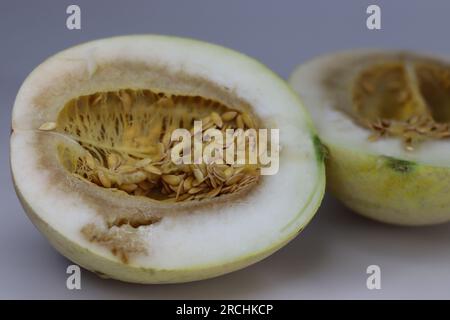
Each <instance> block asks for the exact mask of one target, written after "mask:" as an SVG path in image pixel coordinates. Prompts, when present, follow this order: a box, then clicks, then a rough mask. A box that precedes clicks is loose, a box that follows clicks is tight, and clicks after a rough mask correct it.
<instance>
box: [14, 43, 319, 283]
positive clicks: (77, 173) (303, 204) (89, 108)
mask: <svg viewBox="0 0 450 320" xmlns="http://www.w3.org/2000/svg"><path fill="white" fill-rule="evenodd" d="M197 120H202V121H203V125H204V127H203V129H207V128H210V129H211V128H215V129H217V130H219V131H220V130H225V129H239V128H240V129H252V128H253V129H255V130H256V129H261V128H266V129H269V130H270V129H279V149H277V150H278V151H279V162H278V166H279V169H278V171H277V172H276V174H270V175H263V174H261V173H262V169H263V165H261V164H260V163H259V162H258V163H257V164H246V163H245V164H228V163H225V164H216V163H206V164H205V163H195V164H184V163H181V164H180V163H175V162H173V161H169V159H170V155H171V153H170V152H169V151H170V150H172V151H173V149H171V148H173V147H174V144H173V141H172V140H171V139H170V138H171V133H172V132H173V131H174V130H175V129H177V128H184V129H186V130H191V131H192V130H193V123H194V121H197ZM205 127H206V128H205ZM258 139H259V136H258ZM244 141H246V140H244ZM246 148H247V147H246ZM244 149H245V148H244ZM277 150H276V151H277ZM188 151H189V150H188ZM278 151H277V152H278ZM183 152H185V149H183ZM186 152H187V151H186ZM275 153H276V152H275ZM275 153H274V154H275ZM188 154H189V153H188ZM11 166H12V174H13V178H14V184H15V187H16V191H17V194H18V196H19V198H20V201H21V202H22V204H23V206H24V208H25V211H26V212H27V214H28V216H29V217H30V219H31V220H32V221H33V223H34V224H35V225H36V226H37V228H38V229H39V230H40V231H41V232H42V233H43V234H44V235H45V236H46V237H47V238H48V240H49V241H50V242H51V244H52V245H53V246H54V247H55V248H56V249H57V250H58V251H59V252H61V253H62V254H63V255H64V256H66V257H67V258H69V259H71V260H72V261H74V262H75V263H77V264H79V265H81V266H83V267H84V268H86V269H89V270H91V271H93V272H96V273H98V274H99V275H102V276H104V277H111V278H115V279H120V280H123V281H129V282H137V283H170V282H186V281H193V280H199V279H205V278H209V277H214V276H218V275H221V274H224V273H227V272H231V271H234V270H237V269H240V268H243V267H245V266H247V265H250V264H252V263H254V262H257V261H259V260H261V259H263V258H264V257H266V256H268V255H270V254H271V253H273V252H274V251H276V250H277V249H279V248H280V247H282V246H283V245H285V244H286V243H287V242H288V241H289V240H291V239H292V238H294V237H295V236H296V235H297V234H298V233H299V232H300V231H301V230H302V229H303V228H304V227H305V226H306V224H307V223H308V222H309V221H310V219H311V218H312V217H313V215H314V213H315V212H316V210H317V208H318V206H319V204H320V202H321V199H322V196H323V192H324V185H325V177H324V164H323V157H322V154H321V148H320V143H319V140H318V138H317V137H316V135H315V132H314V129H313V126H312V122H311V121H310V119H309V117H308V115H307V113H306V112H305V110H304V108H303V107H302V105H301V103H300V102H299V100H298V98H297V97H296V95H295V93H293V91H291V90H290V89H289V87H288V86H287V85H286V84H285V82H284V81H283V80H281V79H280V78H279V77H277V76H276V75H275V74H274V73H272V72H271V71H270V70H268V69H267V68H266V67H265V66H263V65H262V64H260V63H258V62H257V61H255V60H253V59H251V58H249V57H247V56H245V55H242V54H240V53H237V52H235V51H232V50H229V49H226V48H222V47H220V46H216V45H212V44H208V43H203V42H200V41H195V40H188V39H181V38H175V37H165V36H155V35H142V36H125V37H115V38H109V39H102V40H97V41H93V42H89V43H85V44H82V45H79V46H76V47H73V48H70V49H68V50H65V51H62V52H60V53H58V54H56V55H54V56H53V57H51V58H49V59H48V60H47V61H45V62H44V63H42V64H41V65H40V66H38V67H37V68H36V69H35V70H34V71H33V72H32V73H31V74H30V75H29V77H28V78H27V79H26V80H25V82H24V83H23V85H22V87H21V88H20V91H19V93H18V95H17V98H16V101H15V104H14V109H13V117H12V135H11Z"/></svg>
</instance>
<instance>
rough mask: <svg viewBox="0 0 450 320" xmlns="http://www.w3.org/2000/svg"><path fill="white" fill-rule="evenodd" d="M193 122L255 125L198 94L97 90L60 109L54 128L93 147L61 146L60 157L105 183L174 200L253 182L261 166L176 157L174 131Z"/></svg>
mask: <svg viewBox="0 0 450 320" xmlns="http://www.w3.org/2000/svg"><path fill="white" fill-rule="evenodd" d="M195 120H201V121H202V127H203V128H202V129H203V130H206V129H209V128H217V129H219V130H222V131H224V130H226V129H236V128H242V129H249V128H256V126H255V124H256V121H255V119H253V117H251V116H250V115H249V114H247V113H245V112H240V111H238V110H233V109H230V108H228V107H227V106H225V105H223V104H221V103H219V102H217V101H213V100H210V99H205V98H202V97H199V96H195V97H194V96H182V95H169V94H165V93H155V92H152V91H150V90H131V89H127V90H119V91H117V92H99V93H96V94H92V95H89V96H81V97H78V98H76V99H73V100H71V101H69V102H68V103H67V104H66V105H65V106H64V108H63V109H62V110H61V111H60V113H59V115H58V119H57V123H56V130H57V131H58V132H60V133H62V134H65V135H68V136H70V137H71V138H72V139H74V140H76V141H77V142H78V143H79V144H80V145H81V146H82V147H83V148H84V149H85V150H86V151H87V152H84V153H83V154H80V153H79V152H75V151H74V150H70V148H69V149H68V148H67V147H61V148H60V152H59V153H60V158H61V161H62V162H63V163H64V165H65V167H66V168H67V169H68V170H69V171H71V172H72V173H73V174H75V175H77V176H78V177H81V178H83V179H87V180H88V181H90V182H93V183H95V184H97V185H99V186H102V187H106V188H118V189H120V190H122V191H125V192H127V193H129V194H132V195H137V196H147V197H150V198H153V199H156V200H164V201H170V202H172V201H174V202H175V201H186V200H193V199H204V198H213V197H217V196H219V195H221V194H228V193H233V192H237V191H240V190H243V189H247V188H249V187H251V186H252V185H254V184H255V183H256V182H257V181H258V179H259V177H260V168H259V166H258V165H229V164H205V163H201V164H174V163H173V162H172V161H171V159H170V150H171V148H172V147H173V145H174V142H171V140H170V137H171V133H172V132H173V130H175V129H178V128H184V129H188V130H191V131H192V128H193V124H194V121H195ZM204 144H205V142H204Z"/></svg>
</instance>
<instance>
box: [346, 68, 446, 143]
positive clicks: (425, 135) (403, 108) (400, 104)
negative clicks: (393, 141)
mask: <svg viewBox="0 0 450 320" xmlns="http://www.w3.org/2000/svg"><path fill="white" fill-rule="evenodd" d="M352 101H353V111H352V113H353V115H354V116H355V118H356V119H357V121H358V122H359V123H360V124H362V125H363V126H365V127H367V128H369V129H370V130H371V131H372V134H371V135H370V136H369V140H370V141H376V140H379V139H380V138H382V137H385V136H393V137H400V138H402V140H403V142H404V146H405V149H406V150H408V151H413V150H414V149H415V148H416V147H417V146H418V145H419V144H420V142H423V141H425V140H438V139H444V138H448V137H450V126H449V123H450V67H449V66H446V65H443V64H441V63H439V62H436V61H428V60H427V61H421V60H418V61H414V60H411V59H403V60H394V61H387V62H384V63H378V64H374V65H371V66H369V67H367V68H365V69H364V70H363V71H361V72H360V73H359V74H358V75H357V76H356V78H355V80H354V83H353V87H352Z"/></svg>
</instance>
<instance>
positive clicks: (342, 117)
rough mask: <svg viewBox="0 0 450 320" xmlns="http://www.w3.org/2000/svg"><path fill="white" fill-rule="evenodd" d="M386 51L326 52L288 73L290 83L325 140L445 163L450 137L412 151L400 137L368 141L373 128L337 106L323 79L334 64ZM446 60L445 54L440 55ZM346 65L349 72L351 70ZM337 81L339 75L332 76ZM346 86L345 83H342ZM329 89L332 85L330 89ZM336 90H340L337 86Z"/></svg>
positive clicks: (438, 164)
mask: <svg viewBox="0 0 450 320" xmlns="http://www.w3.org/2000/svg"><path fill="white" fill-rule="evenodd" d="M384 54H385V52H383V51H375V50H360V51H349V52H342V53H338V54H332V55H325V56H322V57H319V58H316V59H314V60H312V61H310V62H308V63H306V64H303V65H301V66H299V67H298V68H297V69H296V70H295V71H294V72H293V73H292V75H291V77H290V80H289V83H290V84H291V85H292V87H293V88H294V90H295V91H296V92H297V93H298V94H299V95H300V97H301V99H302V101H303V103H304V105H305V107H306V108H307V109H308V110H309V111H310V114H311V116H312V118H313V120H314V123H315V125H316V128H317V130H318V132H319V135H320V138H321V139H322V141H323V142H324V143H325V144H331V145H334V146H340V147H344V148H348V149H352V150H356V151H359V152H363V153H368V154H373V155H382V156H388V157H394V158H398V159H402V160H409V161H414V162H420V163H424V164H429V165H434V166H440V167H448V166H450V163H449V162H448V159H449V157H450V139H441V140H426V141H424V142H421V143H420V144H418V145H417V146H415V149H414V150H413V151H407V150H406V149H405V146H404V144H403V141H402V138H401V137H383V138H381V139H379V140H377V141H369V139H368V138H369V136H370V135H371V134H372V131H371V130H369V129H367V128H365V127H362V126H361V125H359V124H358V123H357V122H356V121H354V119H352V118H351V117H349V116H348V115H347V114H345V113H344V112H343V111H341V110H342V108H339V107H338V106H337V105H336V103H337V101H336V99H333V98H332V97H333V94H331V95H330V92H329V90H330V88H329V87H327V86H325V85H324V79H326V78H328V77H329V75H330V70H334V69H335V68H336V67H337V66H342V65H349V66H351V65H352V64H351V62H352V61H354V60H362V59H364V58H365V57H367V59H368V61H374V60H369V59H370V57H379V56H383V55H384ZM439 60H441V61H445V60H444V58H439ZM351 69H352V68H351V67H349V70H348V72H352V70H351ZM335 81H336V82H339V79H335ZM343 87H345V86H343ZM331 90H332V89H331ZM336 90H339V89H338V88H336Z"/></svg>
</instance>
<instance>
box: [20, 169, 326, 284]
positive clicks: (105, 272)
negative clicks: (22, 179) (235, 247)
mask: <svg viewBox="0 0 450 320" xmlns="http://www.w3.org/2000/svg"><path fill="white" fill-rule="evenodd" d="M319 165H320V167H321V173H322V174H321V175H320V177H319V178H318V182H317V185H316V188H315V191H316V192H314V193H313V195H312V197H311V199H310V201H309V203H307V204H306V206H305V207H304V208H303V209H304V210H302V212H304V211H307V212H316V211H317V209H318V208H319V205H320V203H321V201H322V198H323V196H324V192H325V174H324V165H323V162H322V163H321V164H319ZM14 187H15V189H16V192H17V195H18V197H19V200H20V202H21V203H22V206H23V208H24V209H25V212H26V213H27V215H28V217H29V218H30V220H31V221H32V222H33V224H34V225H35V226H36V227H37V229H38V230H39V231H40V232H41V233H42V234H43V235H44V236H45V237H46V238H47V239H48V240H49V242H50V243H51V245H52V246H53V247H54V248H55V249H56V250H57V251H58V252H60V253H61V254H62V255H64V256H65V257H66V258H68V259H69V260H71V261H73V262H75V263H77V264H78V265H80V266H81V267H83V268H85V269H87V270H90V271H92V272H94V273H96V274H97V275H99V276H100V277H102V278H112V279H116V280H121V281H124V282H132V283H141V284H160V283H182V282H191V281H197V280H203V279H208V278H213V277H217V276H220V275H223V274H226V273H229V272H233V271H236V270H239V269H242V268H245V267H247V266H249V265H251V264H254V263H256V262H258V261H261V260H262V259H264V258H266V257H268V256H270V255H271V254H272V253H274V252H275V251H277V250H279V249H280V248H282V247H283V246H285V245H286V244H287V243H288V242H290V241H291V240H292V239H294V238H295V237H296V236H297V235H298V234H299V233H300V232H301V231H302V230H303V229H304V228H305V227H306V225H307V224H308V223H309V221H308V222H307V223H305V224H304V225H303V226H302V227H301V228H300V229H299V230H297V231H296V232H293V233H291V234H289V235H288V236H287V237H286V238H284V239H282V240H281V241H280V242H278V243H275V244H274V245H273V246H272V247H270V248H267V249H266V250H264V251H261V252H257V253H255V254H253V255H250V256H247V257H241V258H240V259H238V260H236V261H234V262H232V263H227V264H221V265H214V266H196V267H193V268H192V269H185V270H161V269H150V268H142V267H137V266H133V265H132V264H123V263H121V262H120V261H119V260H110V259H107V258H105V257H102V256H101V255H99V254H97V253H95V252H93V251H90V250H88V249H86V248H82V247H80V246H79V245H77V244H76V243H74V242H73V241H70V240H69V239H67V238H66V237H64V235H62V234H61V233H59V232H58V231H56V230H55V229H54V228H52V227H51V226H50V225H49V224H48V223H46V222H45V221H43V220H42V219H41V218H40V217H39V216H38V215H37V214H36V213H35V212H34V210H33V209H32V207H31V206H30V205H29V204H28V203H27V201H26V200H25V199H24V198H23V196H22V194H21V193H20V190H19V189H18V188H17V187H16V184H15V183H14ZM310 210H311V211H310ZM299 214H301V213H299ZM311 218H312V216H311Z"/></svg>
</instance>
